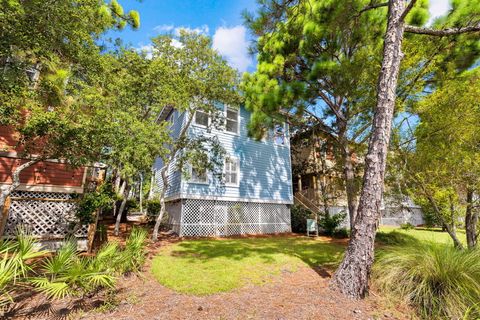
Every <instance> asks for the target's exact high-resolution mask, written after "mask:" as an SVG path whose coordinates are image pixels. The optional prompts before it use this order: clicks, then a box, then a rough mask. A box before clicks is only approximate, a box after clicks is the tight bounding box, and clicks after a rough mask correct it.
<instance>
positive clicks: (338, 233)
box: [333, 228, 350, 239]
mask: <svg viewBox="0 0 480 320" xmlns="http://www.w3.org/2000/svg"><path fill="white" fill-rule="evenodd" d="M333 237H334V238H338V239H346V238H348V237H350V231H348V230H347V228H337V229H335V231H333Z"/></svg>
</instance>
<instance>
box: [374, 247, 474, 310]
mask: <svg viewBox="0 0 480 320" xmlns="http://www.w3.org/2000/svg"><path fill="white" fill-rule="evenodd" d="M373 279H374V282H375V283H376V284H377V285H378V287H379V288H380V289H381V290H382V291H384V292H385V293H386V294H391V295H393V296H395V297H397V298H400V299H402V300H403V301H404V302H406V303H408V304H410V305H411V306H413V307H414V308H415V309H416V310H417V312H418V313H419V315H420V316H421V317H423V318H425V319H438V318H447V319H459V318H462V317H468V318H469V319H478V318H479V317H480V304H479V303H478V302H479V301H480V250H472V251H460V250H457V249H455V248H453V247H450V246H446V245H440V244H436V243H430V242H418V243H417V244H415V245H409V246H395V247H390V248H388V249H386V250H384V251H383V252H382V253H381V254H379V256H378V259H377V262H376V263H375V265H374V268H373Z"/></svg>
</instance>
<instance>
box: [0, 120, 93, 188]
mask: <svg viewBox="0 0 480 320" xmlns="http://www.w3.org/2000/svg"><path fill="white" fill-rule="evenodd" d="M17 139H18V137H16V135H15V131H13V130H12V129H11V128H9V127H5V126H0V184H1V183H11V182H12V172H13V171H14V170H15V168H16V167H17V166H19V165H20V164H22V163H24V162H25V160H21V159H17V158H14V157H15V154H16V152H17V151H19V150H18V149H15V145H16V143H17ZM1 153H3V156H2V154H1ZM84 172H85V168H83V167H81V168H71V167H69V166H68V165H67V164H63V163H58V162H39V163H36V164H34V165H33V166H31V167H29V168H26V169H25V170H23V171H22V172H21V173H20V183H22V184H26V185H50V186H64V187H81V186H82V184H83V175H84Z"/></svg>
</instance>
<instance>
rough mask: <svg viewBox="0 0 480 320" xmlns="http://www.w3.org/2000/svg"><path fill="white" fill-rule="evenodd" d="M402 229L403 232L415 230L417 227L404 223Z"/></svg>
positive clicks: (401, 225)
mask: <svg viewBox="0 0 480 320" xmlns="http://www.w3.org/2000/svg"><path fill="white" fill-rule="evenodd" d="M400 229H402V230H412V229H415V226H414V225H413V224H411V223H410V222H406V223H402V224H400Z"/></svg>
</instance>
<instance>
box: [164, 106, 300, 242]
mask: <svg viewBox="0 0 480 320" xmlns="http://www.w3.org/2000/svg"><path fill="white" fill-rule="evenodd" d="M222 111H224V115H225V124H226V125H224V128H223V129H221V130H219V129H215V128H211V127H210V120H209V116H208V114H206V113H203V112H197V113H196V114H195V116H194V119H193V122H192V124H191V126H190V128H189V129H188V134H189V135H190V136H191V137H194V136H196V135H204V136H211V137H213V136H216V137H218V139H219V141H220V142H221V144H222V146H223V148H224V149H225V151H226V156H225V159H224V166H223V174H222V175H221V177H218V176H217V175H213V174H211V173H210V172H206V171H204V172H195V170H192V169H191V168H190V175H189V176H190V177H189V178H187V177H186V176H185V175H183V174H182V173H181V172H180V171H179V170H178V168H177V165H176V164H175V163H172V164H171V165H170V167H169V175H168V177H169V188H168V190H167V191H166V200H167V205H166V209H167V212H168V215H169V224H170V226H171V228H172V230H173V231H175V232H176V233H177V234H178V235H179V236H228V235H237V234H267V233H280V232H290V231H291V226H290V205H291V204H292V203H293V194H292V177H291V172H292V171H291V163H290V145H289V133H288V125H287V124H286V123H285V124H284V125H283V126H279V127H277V128H276V130H275V134H273V133H272V132H271V133H270V135H269V137H267V138H265V139H263V141H256V140H254V139H253V138H250V137H249V136H248V135H247V123H248V121H249V119H250V113H249V112H248V111H247V110H246V109H245V108H244V107H240V108H239V109H234V108H230V107H225V108H224V110H222ZM161 118H162V120H163V119H166V120H168V121H171V122H172V135H173V137H178V135H179V133H180V129H181V128H182V126H184V125H185V122H186V119H187V117H186V114H185V113H179V112H177V111H176V110H173V109H169V110H168V109H167V110H165V111H164V112H162V115H161ZM162 166H163V164H162V161H161V160H160V159H159V160H157V162H156V164H155V170H156V172H157V174H156V181H157V186H158V187H159V188H161V187H162V185H163V184H162V181H161V177H160V174H159V171H160V169H161V168H162Z"/></svg>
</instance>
